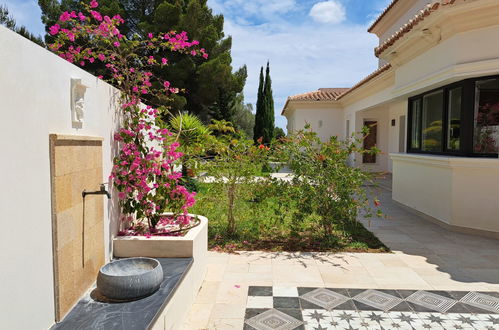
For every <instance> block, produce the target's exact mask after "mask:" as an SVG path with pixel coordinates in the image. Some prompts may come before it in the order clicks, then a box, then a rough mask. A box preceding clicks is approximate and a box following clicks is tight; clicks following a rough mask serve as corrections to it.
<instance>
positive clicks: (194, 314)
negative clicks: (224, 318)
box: [184, 304, 214, 330]
mask: <svg viewBox="0 0 499 330" xmlns="http://www.w3.org/2000/svg"><path fill="white" fill-rule="evenodd" d="M213 307H214V304H193V305H192V307H191V310H190V312H189V314H188V316H187V320H186V322H185V325H184V328H185V329H198V330H200V329H207V328H208V323H209V320H210V316H211V314H212V310H213Z"/></svg>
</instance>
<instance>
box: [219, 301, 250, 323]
mask: <svg viewBox="0 0 499 330" xmlns="http://www.w3.org/2000/svg"><path fill="white" fill-rule="evenodd" d="M245 311H246V306H245V305H244V304H218V303H217V304H215V305H214V306H213V310H212V312H211V319H212V320H217V319H243V318H244V313H245Z"/></svg>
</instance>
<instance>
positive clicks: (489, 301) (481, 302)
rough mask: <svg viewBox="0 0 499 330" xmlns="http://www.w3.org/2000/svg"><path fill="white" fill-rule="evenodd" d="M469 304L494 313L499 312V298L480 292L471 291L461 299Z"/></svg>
mask: <svg viewBox="0 0 499 330" xmlns="http://www.w3.org/2000/svg"><path fill="white" fill-rule="evenodd" d="M461 302H464V303H466V304H468V305H471V306H474V307H478V308H483V309H485V310H487V311H489V312H492V313H499V298H496V297H492V296H489V295H485V294H483V293H479V292H470V293H468V294H467V295H466V296H464V297H463V298H462V299H461Z"/></svg>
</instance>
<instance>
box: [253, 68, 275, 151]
mask: <svg viewBox="0 0 499 330" xmlns="http://www.w3.org/2000/svg"><path fill="white" fill-rule="evenodd" d="M274 121H275V119H274V97H273V96H272V80H271V78H270V64H269V63H268V62H267V70H266V74H265V79H264V77H263V67H262V68H261V69H260V84H259V86H258V98H257V101H256V117H255V128H254V134H253V139H254V140H255V143H256V142H257V141H258V139H260V138H262V143H263V144H270V142H272V139H273V137H274Z"/></svg>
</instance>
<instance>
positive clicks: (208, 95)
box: [38, 0, 247, 122]
mask: <svg viewBox="0 0 499 330" xmlns="http://www.w3.org/2000/svg"><path fill="white" fill-rule="evenodd" d="M100 2H101V3H100V10H101V12H102V14H104V15H109V14H113V15H114V14H120V15H121V16H122V17H123V18H124V19H125V22H126V23H125V26H123V27H122V29H121V31H122V33H123V34H125V35H126V36H127V37H129V38H132V37H135V38H142V39H147V36H148V34H149V33H157V32H160V31H171V30H174V31H178V32H181V31H186V32H187V33H188V35H189V36H190V37H191V38H193V39H195V40H198V41H199V42H200V46H201V47H203V48H204V49H205V50H206V52H207V53H208V54H210V57H209V58H208V60H207V61H206V60H203V59H202V58H197V57H192V58H189V57H185V56H180V55H179V54H177V53H175V52H171V54H168V59H169V65H168V67H162V68H160V69H158V70H157V71H155V72H154V74H155V75H156V76H159V77H162V78H163V79H165V80H169V81H171V83H172V85H173V86H176V87H178V88H179V89H180V90H181V92H180V93H178V94H176V95H174V96H173V98H170V99H161V98H160V99H154V98H153V97H150V100H148V101H149V103H154V104H158V105H168V106H170V107H171V109H172V112H175V113H179V112H182V111H188V112H190V113H193V114H196V115H197V116H198V117H200V118H201V119H202V120H203V121H204V122H209V119H211V118H215V119H218V120H220V119H225V120H229V121H231V120H232V119H233V115H234V113H233V112H231V109H232V108H231V106H230V105H231V103H232V102H233V100H234V99H235V97H236V95H237V94H238V93H241V92H242V90H243V88H244V85H245V82H246V76H247V73H246V67H245V66H243V67H241V68H239V69H238V70H237V71H236V72H232V71H233V68H232V65H231V64H232V58H231V54H230V50H231V47H232V39H231V37H230V36H229V37H226V36H225V34H224V32H223V25H224V18H223V16H222V15H214V14H213V12H212V10H211V9H210V8H209V7H208V6H207V3H206V0H102V1H100ZM38 3H39V5H40V8H41V9H42V21H43V22H44V24H45V25H46V30H47V31H48V28H49V27H50V26H52V25H53V24H54V23H55V22H56V21H57V20H58V18H59V16H60V14H61V13H62V12H63V11H71V10H76V11H78V10H79V9H80V6H81V5H80V3H79V0H61V1H58V0H39V1H38ZM52 39H53V38H52V36H50V35H49V34H47V35H46V40H47V42H49V41H51V40H52ZM146 55H147V54H146ZM85 69H86V70H89V71H90V72H92V73H94V74H96V75H99V74H102V73H101V72H102V71H104V70H103V69H102V66H100V65H98V64H96V65H90V66H87V67H85Z"/></svg>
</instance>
